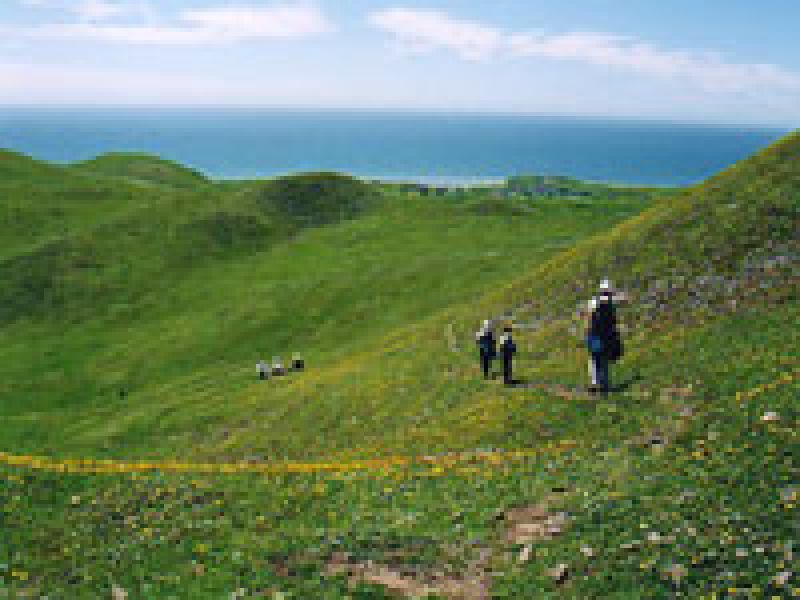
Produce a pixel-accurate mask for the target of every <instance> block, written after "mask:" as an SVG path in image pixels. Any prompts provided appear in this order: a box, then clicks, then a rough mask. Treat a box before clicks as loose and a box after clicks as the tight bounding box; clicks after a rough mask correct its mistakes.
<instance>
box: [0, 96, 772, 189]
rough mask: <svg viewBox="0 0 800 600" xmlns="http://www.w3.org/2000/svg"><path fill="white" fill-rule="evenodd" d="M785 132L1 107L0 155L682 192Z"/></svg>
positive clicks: (508, 119)
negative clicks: (142, 156)
mask: <svg viewBox="0 0 800 600" xmlns="http://www.w3.org/2000/svg"><path fill="white" fill-rule="evenodd" d="M785 133H786V131H785V130H778V129H759V128H748V127H738V126H723V125H697V124H675V123H662V122H646V121H625V120H603V119H588V118H567V117H534V116H499V115H496V116H491V115H447V114H404V113H354V112H300V111H297V112H292V111H271V110H270V111H268V110H243V109H242V110H234V109H197V108H192V109H177V108H175V109H172V108H171V109H154V108H150V109H144V108H137V109H134V108H129V109H122V108H115V109H110V108H108V109H90V108H81V109H77V108H76V109H33V108H13V109H12V108H5V109H3V111H2V112H1V113H0V147H2V148H9V149H12V150H17V151H21V152H25V153H27V154H31V155H32V156H34V157H36V158H40V159H46V160H51V161H60V162H71V161H76V160H83V159H87V158H91V157H93V156H96V155H98V154H102V153H105V152H112V151H136V152H147V153H153V154H158V155H159V156H162V157H163V158H167V159H171V160H175V161H178V162H181V163H183V164H186V165H189V166H191V167H194V168H196V169H199V170H200V171H203V172H204V173H206V174H208V175H210V176H212V177H217V178H234V179H252V178H259V177H270V176H275V175H280V174H286V173H293V172H300V171H320V170H325V171H340V172H345V173H350V174H353V175H356V176H359V177H362V178H365V179H378V180H383V181H409V182H418V183H427V184H431V185H485V184H489V183H500V182H502V181H503V180H504V179H505V178H506V177H509V176H513V175H522V174H547V175H568V176H571V177H575V178H578V179H584V180H591V181H600V182H609V183H625V184H640V185H670V186H674V185H687V184H692V183H696V182H698V181H701V180H703V179H705V178H706V177H708V176H709V175H711V174H713V173H715V172H717V171H719V170H721V169H724V168H725V167H727V166H729V165H730V164H732V163H734V162H736V161H738V160H740V159H742V158H744V157H746V156H748V155H750V154H752V153H753V152H755V151H756V150H758V149H759V148H761V147H763V146H765V145H767V144H769V143H770V142H772V141H774V140H776V139H777V138H779V137H781V136H782V135H783V134H785Z"/></svg>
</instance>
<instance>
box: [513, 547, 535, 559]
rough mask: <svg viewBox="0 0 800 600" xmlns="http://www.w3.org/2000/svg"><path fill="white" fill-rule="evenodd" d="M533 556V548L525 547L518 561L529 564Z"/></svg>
mask: <svg viewBox="0 0 800 600" xmlns="http://www.w3.org/2000/svg"><path fill="white" fill-rule="evenodd" d="M531 554H533V546H530V545H528V546H525V547H524V548H523V549H522V550H521V551H520V553H519V556H518V557H517V560H519V562H521V563H525V562H528V561H529V560H530V558H531Z"/></svg>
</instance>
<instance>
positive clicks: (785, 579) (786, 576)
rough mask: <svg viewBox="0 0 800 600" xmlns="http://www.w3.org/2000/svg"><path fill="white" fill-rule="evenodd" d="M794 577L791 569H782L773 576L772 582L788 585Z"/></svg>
mask: <svg viewBox="0 0 800 600" xmlns="http://www.w3.org/2000/svg"><path fill="white" fill-rule="evenodd" d="M791 578H792V572H791V571H781V572H780V573H778V574H777V575H775V577H773V578H772V583H774V584H775V585H786V584H787V583H789V581H790V580H791Z"/></svg>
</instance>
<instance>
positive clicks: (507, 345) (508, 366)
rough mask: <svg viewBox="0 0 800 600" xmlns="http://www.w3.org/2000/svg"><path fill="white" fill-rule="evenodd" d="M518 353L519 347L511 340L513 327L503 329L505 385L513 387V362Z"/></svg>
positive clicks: (501, 339)
mask: <svg viewBox="0 0 800 600" xmlns="http://www.w3.org/2000/svg"><path fill="white" fill-rule="evenodd" d="M516 352H517V345H516V344H515V343H514V340H513V339H512V338H511V327H505V328H504V329H503V337H501V338H500V356H502V357H503V383H505V384H506V385H511V384H512V383H514V379H513V378H512V376H511V371H512V361H513V359H514V354H516Z"/></svg>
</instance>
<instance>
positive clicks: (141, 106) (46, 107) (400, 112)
mask: <svg viewBox="0 0 800 600" xmlns="http://www.w3.org/2000/svg"><path fill="white" fill-rule="evenodd" d="M0 109H6V110H29V111H57V110H66V111H69V110H101V111H103V110H181V111H198V110H219V111H242V112H248V111H252V112H275V113H280V112H282V113H300V114H303V113H330V114H337V113H338V114H378V115H379V114H384V115H392V116H405V115H409V116H412V115H413V116H463V117H495V118H526V117H527V118H541V119H574V120H587V121H634V122H640V123H652V124H659V125H705V126H709V127H741V128H749V129H770V130H775V131H784V132H791V131H795V130H797V129H800V123H797V124H788V123H768V122H760V123H759V122H753V121H747V122H731V121H722V120H720V121H716V120H706V119H700V118H682V117H669V116H664V117H656V116H645V115H614V114H603V113H557V112H552V113H546V112H529V111H511V110H476V109H445V108H408V107H357V106H289V105H270V104H152V103H136V104H100V103H97V104H91V103H88V104H77V103H65V104H18V103H8V104H6V103H2V102H0ZM0 118H2V117H0Z"/></svg>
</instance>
